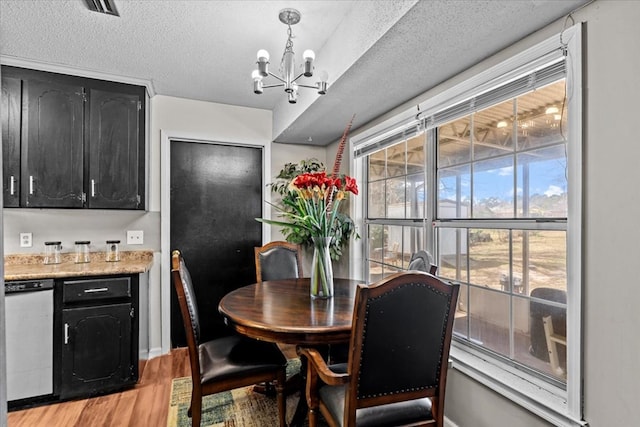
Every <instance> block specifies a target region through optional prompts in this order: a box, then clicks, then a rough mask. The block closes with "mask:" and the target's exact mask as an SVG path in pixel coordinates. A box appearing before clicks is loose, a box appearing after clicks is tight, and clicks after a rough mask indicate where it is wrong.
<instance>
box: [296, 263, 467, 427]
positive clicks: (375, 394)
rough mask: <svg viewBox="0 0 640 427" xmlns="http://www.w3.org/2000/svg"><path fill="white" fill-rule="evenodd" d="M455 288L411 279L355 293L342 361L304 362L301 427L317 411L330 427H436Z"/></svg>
mask: <svg viewBox="0 0 640 427" xmlns="http://www.w3.org/2000/svg"><path fill="white" fill-rule="evenodd" d="M458 292H459V285H458V284H449V283H445V282H444V281H442V280H440V279H438V278H437V277H435V276H433V275H431V274H428V273H424V272H418V271H411V272H404V273H396V274H394V275H391V276H389V277H388V278H386V279H383V280H382V281H380V282H378V283H376V284H373V285H371V286H366V285H358V288H357V290H356V297H355V306H354V313H353V323H352V331H353V332H352V334H351V342H350V345H349V361H348V362H347V363H346V364H340V365H329V366H328V365H327V364H326V362H325V361H324V359H323V358H322V357H321V354H320V353H319V352H318V351H317V350H316V349H313V348H306V347H305V348H299V349H298V353H299V354H300V355H301V356H304V357H306V359H307V361H308V364H307V385H306V390H307V403H308V407H309V427H314V426H316V425H317V423H318V410H319V411H320V413H321V414H322V416H323V417H324V418H325V419H326V420H327V422H328V423H329V425H330V426H349V427H353V426H390V425H393V426H422V425H428V424H433V425H436V426H438V427H441V426H442V425H443V422H444V398H445V386H446V380H447V369H448V358H449V348H450V345H451V335H452V329H453V320H454V317H455V307H456V301H457V298H458Z"/></svg>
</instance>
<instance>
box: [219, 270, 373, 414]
mask: <svg viewBox="0 0 640 427" xmlns="http://www.w3.org/2000/svg"><path fill="white" fill-rule="evenodd" d="M359 283H363V282H362V281H358V280H349V279H334V295H333V297H331V298H328V299H319V298H312V297H311V295H310V294H309V278H301V279H287V280H273V281H266V282H261V283H254V284H253V285H249V286H245V287H242V288H239V289H236V290H234V291H232V292H230V293H228V294H227V295H225V296H224V297H223V298H222V300H221V301H220V304H219V307H218V309H219V311H220V314H221V315H222V316H223V317H224V319H225V323H226V324H227V325H228V326H230V327H231V328H233V329H234V330H235V331H236V332H238V333H240V334H242V335H246V336H248V337H251V338H255V339H258V340H263V341H270V342H274V343H281V344H294V345H298V346H324V345H326V344H340V343H348V342H349V339H350V338H351V321H352V316H353V306H354V301H355V294H356V288H357V285H358V284H359ZM303 362H304V361H303ZM303 367H304V365H303ZM301 374H302V375H303V376H304V375H305V374H306V372H304V369H301ZM306 410H307V406H306V399H305V396H304V384H303V388H302V389H301V394H300V400H299V403H298V407H297V409H296V413H295V415H294V417H293V420H292V422H291V426H297V425H301V424H302V422H303V421H304V418H305V416H306Z"/></svg>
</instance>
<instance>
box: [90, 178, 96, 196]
mask: <svg viewBox="0 0 640 427" xmlns="http://www.w3.org/2000/svg"><path fill="white" fill-rule="evenodd" d="M91 197H96V180H95V179H92V180H91Z"/></svg>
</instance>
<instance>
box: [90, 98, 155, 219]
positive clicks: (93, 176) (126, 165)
mask: <svg viewBox="0 0 640 427" xmlns="http://www.w3.org/2000/svg"><path fill="white" fill-rule="evenodd" d="M143 95H144V94H143V93H138V94H135V93H134V94H131V93H122V92H112V91H105V90H100V89H90V90H89V142H88V145H87V146H88V182H89V191H88V200H87V203H88V206H89V207H90V208H105V209H108V208H121V209H122V208H124V209H137V208H139V207H140V206H141V204H142V203H141V202H142V200H141V198H142V196H143V194H142V192H143V191H144V184H143V183H144V157H143V155H144V151H143V150H144V139H141V138H140V134H141V130H142V129H141V125H142V122H141V121H142V120H143V117H141V109H142V101H143V99H141V97H142V96H143Z"/></svg>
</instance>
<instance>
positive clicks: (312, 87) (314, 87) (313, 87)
mask: <svg viewBox="0 0 640 427" xmlns="http://www.w3.org/2000/svg"><path fill="white" fill-rule="evenodd" d="M265 87H266V86H265ZM298 87H306V88H309V89H316V90H317V89H318V86H317V85H316V86H309V85H300V84H299V85H298Z"/></svg>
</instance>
